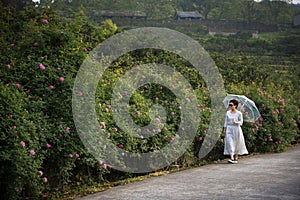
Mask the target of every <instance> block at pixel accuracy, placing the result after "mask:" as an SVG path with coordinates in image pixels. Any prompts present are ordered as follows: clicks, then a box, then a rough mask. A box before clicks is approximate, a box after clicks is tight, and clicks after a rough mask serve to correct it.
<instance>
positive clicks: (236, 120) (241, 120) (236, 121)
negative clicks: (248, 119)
mask: <svg viewBox="0 0 300 200" xmlns="http://www.w3.org/2000/svg"><path fill="white" fill-rule="evenodd" d="M234 123H235V124H238V125H240V126H241V125H243V114H242V113H241V112H239V114H238V117H237V119H234Z"/></svg>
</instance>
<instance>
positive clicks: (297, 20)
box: [294, 14, 300, 26]
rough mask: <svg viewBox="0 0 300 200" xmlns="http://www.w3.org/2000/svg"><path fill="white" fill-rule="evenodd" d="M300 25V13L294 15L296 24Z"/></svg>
mask: <svg viewBox="0 0 300 200" xmlns="http://www.w3.org/2000/svg"><path fill="white" fill-rule="evenodd" d="M299 25H300V14H298V15H295V16H294V26H299Z"/></svg>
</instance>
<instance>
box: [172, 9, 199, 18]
mask: <svg viewBox="0 0 300 200" xmlns="http://www.w3.org/2000/svg"><path fill="white" fill-rule="evenodd" d="M177 16H178V17H180V18H202V15H201V14H200V13H199V12H198V11H188V12H186V11H177Z"/></svg>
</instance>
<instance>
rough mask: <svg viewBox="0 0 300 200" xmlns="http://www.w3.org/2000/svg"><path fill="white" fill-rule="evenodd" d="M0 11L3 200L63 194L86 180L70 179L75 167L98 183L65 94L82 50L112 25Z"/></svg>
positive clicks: (99, 173)
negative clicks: (96, 25) (50, 193)
mask: <svg viewBox="0 0 300 200" xmlns="http://www.w3.org/2000/svg"><path fill="white" fill-rule="evenodd" d="M0 10H1V12H0V13H1V31H2V33H1V36H0V41H1V46H2V47H3V48H1V50H0V51H1V57H0V62H1V63H2V67H1V71H0V74H1V76H0V77H1V82H0V83H1V106H2V107H1V140H0V143H1V147H0V148H1V157H0V162H1V172H0V179H1V191H2V192H1V199H16V198H17V197H19V196H20V194H23V195H24V196H28V197H31V198H35V197H36V198H38V197H39V195H40V194H41V192H43V191H44V192H45V191H48V189H50V190H52V189H59V190H60V191H64V189H66V186H68V185H70V183H71V182H73V181H75V182H76V181H79V182H81V181H82V179H83V178H82V177H84V176H85V175H86V170H84V171H81V172H80V173H77V174H76V175H75V174H73V172H76V171H78V169H77V168H78V167H82V168H88V169H89V168H93V170H90V171H89V170H88V172H89V176H91V178H90V181H101V180H102V179H103V178H102V177H103V175H104V174H105V171H106V169H104V168H103V167H102V166H101V165H99V161H95V159H93V158H92V157H91V155H89V153H88V152H87V150H86V149H85V148H84V147H83V145H82V144H81V141H80V139H79V138H78V136H77V134H76V131H75V126H74V124H73V120H72V109H71V105H72V103H71V96H72V86H73V79H74V77H75V76H76V72H77V70H78V69H79V67H80V65H81V63H82V61H83V59H84V58H85V57H86V55H87V52H88V51H89V50H91V49H92V48H93V47H94V46H95V45H96V44H98V43H99V42H100V41H101V40H102V39H106V38H107V37H109V36H110V35H112V34H114V33H115V32H116V31H117V28H116V26H115V25H113V24H112V23H111V21H107V22H103V26H102V27H95V26H93V25H92V24H90V23H89V22H87V21H85V20H84V19H79V18H78V19H77V20H68V19H64V18H61V17H59V16H58V15H56V14H55V13H54V12H53V11H52V10H51V9H45V10H43V11H40V10H37V9H35V8H26V9H23V10H22V11H19V12H15V11H14V10H12V9H9V8H6V7H0ZM2 123H3V125H2ZM14 127H16V128H14ZM23 142H24V143H23ZM21 143H22V144H26V145H25V146H24V147H23V146H22V145H21ZM30 150H33V151H34V152H35V154H34V155H30V152H29V151H30ZM39 171H42V172H43V176H41V175H40V173H39ZM91 171H92V172H91ZM92 177H94V178H92ZM46 178H47V179H46Z"/></svg>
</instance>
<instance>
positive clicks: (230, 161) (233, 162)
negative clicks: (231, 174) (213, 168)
mask: <svg viewBox="0 0 300 200" xmlns="http://www.w3.org/2000/svg"><path fill="white" fill-rule="evenodd" d="M228 162H229V163H231V164H236V163H238V161H237V160H231V159H229V160H228Z"/></svg>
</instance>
